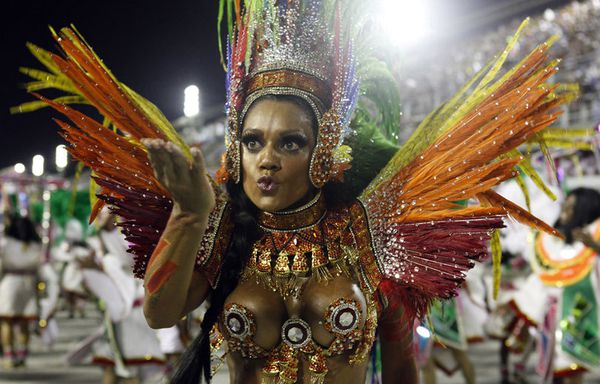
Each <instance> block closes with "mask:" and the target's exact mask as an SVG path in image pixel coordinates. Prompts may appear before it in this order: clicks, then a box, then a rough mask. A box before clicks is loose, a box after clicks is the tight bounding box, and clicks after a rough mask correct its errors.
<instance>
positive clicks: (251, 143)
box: [244, 139, 261, 151]
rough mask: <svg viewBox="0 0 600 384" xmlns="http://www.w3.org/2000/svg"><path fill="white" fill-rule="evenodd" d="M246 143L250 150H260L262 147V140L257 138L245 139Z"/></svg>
mask: <svg viewBox="0 0 600 384" xmlns="http://www.w3.org/2000/svg"><path fill="white" fill-rule="evenodd" d="M244 145H245V146H246V148H248V149H249V150H250V151H258V150H259V149H260V148H261V145H260V142H259V141H258V140H255V139H248V140H244Z"/></svg>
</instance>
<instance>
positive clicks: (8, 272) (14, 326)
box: [0, 216, 42, 368]
mask: <svg viewBox="0 0 600 384" xmlns="http://www.w3.org/2000/svg"><path fill="white" fill-rule="evenodd" d="M41 260H42V245H41V241H40V237H39V235H38V234H37V232H36V231H35V226H34V224H33V223H32V222H31V220H29V218H23V217H16V216H15V217H11V218H10V222H9V224H8V226H7V228H6V231H5V237H4V239H3V243H2V246H1V247H0V261H1V262H0V264H1V265H2V272H1V274H0V331H1V335H2V348H3V351H4V366H5V368H13V367H15V366H20V365H24V364H25V360H26V358H27V353H28V349H29V322H30V321H31V320H36V319H37V318H38V312H37V303H36V289H37V288H36V285H37V281H38V268H39V267H40V264H41Z"/></svg>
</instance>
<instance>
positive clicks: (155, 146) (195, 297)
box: [143, 140, 215, 328]
mask: <svg viewBox="0 0 600 384" xmlns="http://www.w3.org/2000/svg"><path fill="white" fill-rule="evenodd" d="M143 143H144V145H146V147H147V149H148V153H149V158H150V161H151V163H152V167H153V168H154V171H155V175H156V178H157V179H158V180H159V182H160V183H161V184H162V185H163V186H164V187H165V188H166V189H167V190H168V191H169V192H170V195H171V198H172V199H173V210H172V212H171V216H170V217H169V221H168V222H167V225H166V227H165V230H164V232H163V234H162V236H161V238H160V240H159V243H158V245H157V246H156V249H155V250H154V252H153V254H152V256H151V258H150V261H149V262H148V267H147V269H146V274H145V277H144V287H145V293H146V295H145V299H144V314H145V316H146V320H147V321H148V324H149V325H150V326H151V327H152V328H165V327H170V326H172V325H174V324H175V323H176V322H177V321H178V320H179V319H180V318H181V317H182V316H183V315H185V314H186V313H187V312H189V311H190V310H192V309H194V308H195V307H197V306H198V305H200V304H201V303H202V302H203V301H204V299H205V298H206V297H207V296H208V293H209V290H210V284H209V282H208V280H207V279H206V278H205V277H204V276H203V275H202V274H200V273H198V272H194V265H195V260H196V254H197V253H198V249H199V247H200V240H201V239H202V236H203V235H204V232H205V231H206V228H207V224H208V215H209V213H210V211H211V210H212V209H213V208H214V206H215V196H214V191H213V189H212V186H211V185H210V183H209V181H208V178H207V176H206V174H205V169H204V163H203V160H202V154H201V153H200V151H199V150H197V149H194V150H193V152H192V153H193V162H192V163H191V164H190V163H189V162H188V161H187V159H186V158H185V156H184V155H183V153H182V152H181V150H179V148H177V147H176V146H175V145H173V144H172V143H169V142H167V143H165V142H164V141H161V140H145V141H144V142H143Z"/></svg>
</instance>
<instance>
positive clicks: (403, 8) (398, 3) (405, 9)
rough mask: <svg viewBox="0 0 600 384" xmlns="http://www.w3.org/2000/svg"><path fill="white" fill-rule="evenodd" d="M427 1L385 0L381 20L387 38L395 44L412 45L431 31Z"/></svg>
mask: <svg viewBox="0 0 600 384" xmlns="http://www.w3.org/2000/svg"><path fill="white" fill-rule="evenodd" d="M428 3H429V2H428V1H425V0H422V1H414V0H385V1H383V2H382V8H381V22H382V26H383V27H384V29H385V33H386V34H387V35H388V38H389V39H390V40H391V41H392V42H394V43H395V44H397V45H399V46H402V47H407V46H412V45H415V44H417V43H419V42H420V41H422V40H423V39H424V38H426V37H427V36H428V35H429V34H430V33H431V26H430V25H429V24H430V23H429V20H430V16H431V15H429V6H428Z"/></svg>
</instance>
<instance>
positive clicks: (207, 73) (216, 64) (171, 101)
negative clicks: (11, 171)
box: [0, 0, 225, 169]
mask: <svg viewBox="0 0 600 384" xmlns="http://www.w3.org/2000/svg"><path fill="white" fill-rule="evenodd" d="M0 13H1V16H0V25H1V28H2V32H1V33H2V35H1V41H0V47H1V49H2V52H1V53H0V57H1V59H0V65H1V66H2V67H1V71H0V73H1V76H2V81H1V83H0V84H1V87H0V92H1V96H0V116H1V117H0V168H3V167H6V166H11V165H13V164H14V163H17V162H22V163H24V164H25V165H26V167H27V168H28V169H29V167H30V165H31V164H30V163H31V158H32V156H33V155H34V154H36V153H41V154H43V155H44V156H45V157H46V161H47V166H46V167H47V169H49V168H50V167H53V165H52V164H54V148H55V146H56V145H57V144H59V143H60V142H61V139H60V137H59V136H58V135H57V126H56V125H55V124H54V123H53V122H52V121H51V117H53V116H56V113H53V112H52V111H50V110H42V111H37V112H33V113H26V114H18V115H10V114H9V113H8V109H9V108H10V107H11V106H13V105H16V104H19V103H21V102H24V101H29V100H31V96H30V95H28V94H27V93H26V92H25V90H24V89H23V88H22V84H23V83H24V82H25V81H26V80H27V78H26V77H25V76H24V75H21V74H20V73H19V72H18V68H19V66H29V67H34V68H40V64H39V63H38V62H37V61H36V60H35V59H34V58H33V56H31V55H30V53H29V51H28V50H27V49H26V48H25V42H26V41H31V42H33V43H35V44H36V45H39V46H41V47H44V48H45V49H49V50H55V49H54V48H55V43H54V41H53V39H52V37H51V34H50V32H49V30H48V25H52V26H53V27H54V28H55V29H58V28H61V27H63V26H67V25H69V24H70V23H73V24H74V25H75V26H76V27H77V29H78V30H79V31H80V32H81V33H82V34H83V36H84V37H85V38H86V40H87V41H88V42H89V43H90V44H91V45H92V47H93V48H94V50H95V51H96V53H97V54H98V55H99V56H100V57H101V58H102V59H103V60H104V62H105V63H106V64H107V65H108V67H109V68H110V69H111V70H112V72H113V73H114V74H115V76H117V78H119V80H121V81H122V82H124V83H125V84H127V85H129V86H130V87H131V88H133V89H135V90H136V91H137V92H139V93H140V94H141V95H143V96H144V97H146V98H148V99H149V100H152V101H153V102H154V103H156V104H157V105H158V107H159V108H160V109H161V110H162V111H163V113H165V115H166V116H167V117H168V118H169V119H174V118H176V117H178V116H181V115H182V108H183V89H184V88H185V87H186V86H187V85H190V84H196V85H197V86H198V87H199V88H200V89H201V103H202V105H203V106H211V105H215V104H219V103H221V104H222V103H223V102H224V99H225V95H224V86H223V83H224V72H223V70H222V69H221V66H220V61H219V55H218V48H217V37H216V24H217V22H216V19H217V17H216V15H217V1H216V0H215V1H210V0H209V1H206V0H204V1H200V0H195V1H148V0H146V1H142V0H129V1H114V0H96V1H89V0H78V1H76V0H54V1H41V0H33V1H32V0H25V1H14V0H9V1H6V0H4V1H2V2H1V3H0Z"/></svg>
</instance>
